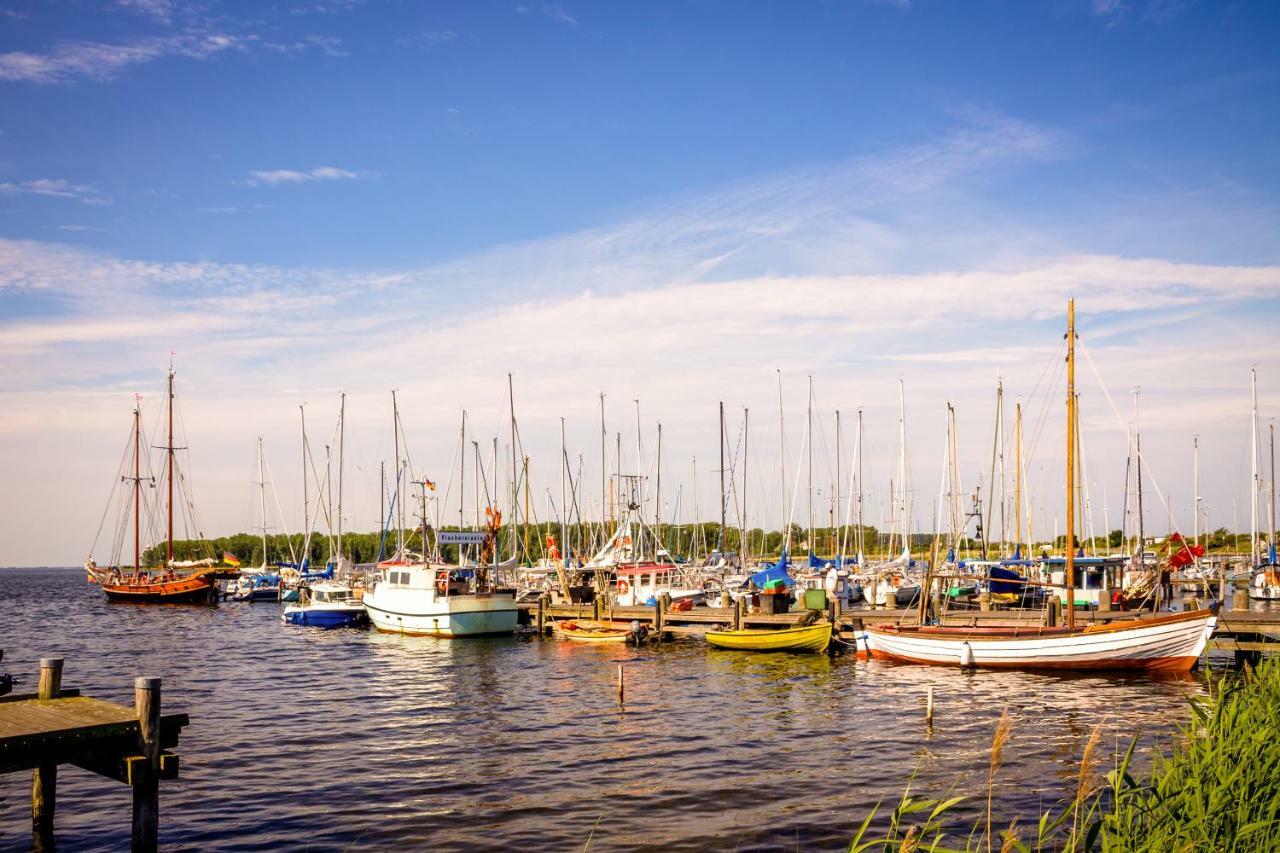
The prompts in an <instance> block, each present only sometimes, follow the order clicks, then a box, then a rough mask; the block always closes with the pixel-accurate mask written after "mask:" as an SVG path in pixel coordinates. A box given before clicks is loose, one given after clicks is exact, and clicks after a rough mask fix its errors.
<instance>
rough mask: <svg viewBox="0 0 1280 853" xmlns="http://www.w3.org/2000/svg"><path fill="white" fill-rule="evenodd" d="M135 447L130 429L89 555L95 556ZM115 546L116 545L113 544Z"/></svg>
mask: <svg viewBox="0 0 1280 853" xmlns="http://www.w3.org/2000/svg"><path fill="white" fill-rule="evenodd" d="M131 449H133V430H129V437H128V439H126V440H125V443H124V453H123V454H121V456H120V465H119V466H118V467H117V468H116V479H115V482H114V483H112V484H111V493H110V494H108V495H107V505H106V507H105V508H104V509H103V511H102V520H101V521H99V522H98V532H97V533H95V534H93V543H92V544H91V545H90V546H89V556H90V557H93V552H94V550H95V549H96V548H97V547H98V538H99V537H100V536H101V535H102V528H103V527H104V526H105V525H106V523H107V516H108V515H110V514H111V508H112V507H113V506H115V505H116V492H117V491H119V489H120V484H121V483H122V482H124V480H123V479H122V478H123V477H124V472H125V470H126V468H125V466H127V465H128V464H129V451H130V450H131ZM113 547H114V546H113Z"/></svg>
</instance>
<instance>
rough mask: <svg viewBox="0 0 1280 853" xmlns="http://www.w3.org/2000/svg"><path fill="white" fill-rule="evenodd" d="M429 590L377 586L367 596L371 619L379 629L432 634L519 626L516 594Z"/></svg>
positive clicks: (477, 633)
mask: <svg viewBox="0 0 1280 853" xmlns="http://www.w3.org/2000/svg"><path fill="white" fill-rule="evenodd" d="M426 592H427V591H426V590H413V589H410V590H392V591H390V592H386V591H384V590H381V589H375V591H374V592H371V593H367V594H366V595H365V597H364V608H365V610H366V611H367V612H368V613H369V621H370V622H372V623H373V627H375V628H377V629H378V630H379V631H383V632H386V633H391V634H412V635H415V636H432V637H472V636H480V635H483V634H511V633H513V632H514V631H515V629H516V615H517V613H518V610H517V608H516V600H515V596H513V595H511V594H510V593H501V594H500V593H477V594H471V595H451V596H448V597H445V598H436V599H434V600H429V599H432V598H433V597H431V596H428V595H426V594H423V593H426Z"/></svg>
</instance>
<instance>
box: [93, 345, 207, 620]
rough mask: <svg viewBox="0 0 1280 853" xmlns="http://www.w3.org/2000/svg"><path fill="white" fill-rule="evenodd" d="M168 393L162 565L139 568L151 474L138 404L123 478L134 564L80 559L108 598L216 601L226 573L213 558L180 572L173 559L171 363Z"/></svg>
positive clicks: (159, 601) (153, 601) (143, 601)
mask: <svg viewBox="0 0 1280 853" xmlns="http://www.w3.org/2000/svg"><path fill="white" fill-rule="evenodd" d="M168 397H169V400H168V417H169V433H168V436H169V440H168V442H167V444H166V445H165V446H164V447H163V448H162V449H163V450H165V451H166V452H167V453H168V460H167V464H166V466H165V469H166V470H165V473H166V479H167V486H168V502H167V510H168V523H167V525H166V527H167V547H166V549H165V567H164V568H163V569H155V570H147V569H144V568H143V567H142V482H143V480H148V481H151V480H153V478H151V477H144V476H142V409H141V405H140V404H139V405H135V407H134V410H133V475H132V476H126V477H123V478H122V479H123V480H125V481H129V482H132V484H133V507H132V515H133V568H132V570H128V569H125V568H121V567H119V566H118V565H117V566H116V567H115V568H111V569H100V568H98V567H97V565H96V564H95V563H94V562H93V560H92V559H89V560H87V561H86V562H85V568H86V570H87V571H88V573H89V580H90V581H92V582H95V583H97V584H98V585H99V586H101V587H102V591H103V592H105V593H106V595H107V599H108V600H110V601H121V602H134V603H138V604H217V602H218V587H217V581H218V579H219V578H221V577H224V576H226V574H227V572H226V570H225V569H221V568H219V567H217V566H216V565H214V561H212V560H206V561H202V562H201V563H198V564H196V565H194V566H184V567H183V568H193V569H194V571H188V572H187V573H185V574H179V573H178V571H177V568H178V567H177V566H176V564H175V563H174V560H173V486H174V461H175V459H174V451H175V450H177V449H178V448H176V447H175V446H174V443H173V368H172V366H171V367H170V368H169V382H168Z"/></svg>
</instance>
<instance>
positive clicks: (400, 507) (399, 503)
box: [391, 390, 426, 560]
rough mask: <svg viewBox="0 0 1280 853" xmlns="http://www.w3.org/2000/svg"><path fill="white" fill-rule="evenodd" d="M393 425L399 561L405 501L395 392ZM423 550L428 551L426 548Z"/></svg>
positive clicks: (393, 397)
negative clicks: (402, 495) (402, 493)
mask: <svg viewBox="0 0 1280 853" xmlns="http://www.w3.org/2000/svg"><path fill="white" fill-rule="evenodd" d="M391 424H392V427H393V429H394V432H395V443H396V497H395V509H396V559H397V560H399V559H401V556H402V555H403V553H404V501H402V500H401V499H400V480H401V477H400V407H399V405H398V404H397V402H396V392H395V391H394V390H393V391H392V392H391ZM423 550H426V548H425V546H424V548H423Z"/></svg>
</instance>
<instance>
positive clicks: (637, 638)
mask: <svg viewBox="0 0 1280 853" xmlns="http://www.w3.org/2000/svg"><path fill="white" fill-rule="evenodd" d="M648 636H649V626H648V625H641V624H640V623H639V622H638V621H635V620H632V622H631V632H630V633H629V634H628V635H627V642H629V643H631V644H632V645H633V646H637V647H638V646H641V645H643V643H644V641H645V639H646V638H647V637H648Z"/></svg>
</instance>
